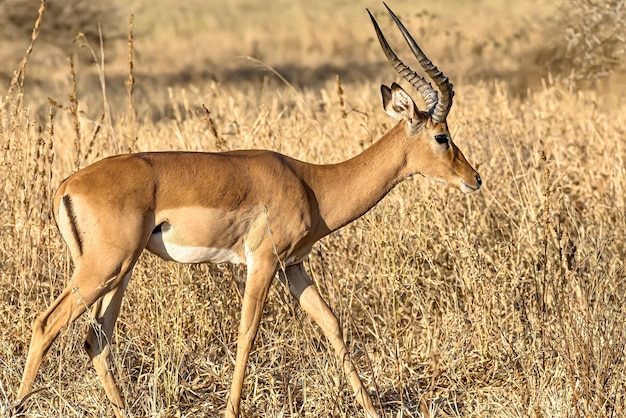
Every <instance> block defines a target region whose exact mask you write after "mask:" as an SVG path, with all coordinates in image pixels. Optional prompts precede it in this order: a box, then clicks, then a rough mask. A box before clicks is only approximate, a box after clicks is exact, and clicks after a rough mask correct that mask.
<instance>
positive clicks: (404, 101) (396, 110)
mask: <svg viewBox="0 0 626 418" xmlns="http://www.w3.org/2000/svg"><path fill="white" fill-rule="evenodd" d="M380 92H381V93H382V95H383V108H384V109H385V112H386V113H387V114H388V115H389V116H391V117H393V118H395V119H397V120H402V119H405V120H407V121H408V122H413V121H414V120H415V119H416V118H417V110H416V109H415V103H414V102H413V99H411V96H409V95H408V94H407V92H406V91H404V89H403V88H402V87H400V85H399V84H396V83H392V84H391V88H389V87H387V86H385V85H384V84H383V85H382V86H380Z"/></svg>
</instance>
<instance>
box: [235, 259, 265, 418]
mask: <svg viewBox="0 0 626 418" xmlns="http://www.w3.org/2000/svg"><path fill="white" fill-rule="evenodd" d="M270 257H271V259H272V261H271V262H261V261H258V262H257V261H254V262H253V263H249V264H248V275H247V279H246V289H245V291H244V295H243V302H242V306H241V322H240V323H239V337H238V339H237V357H236V358H235V370H234V372H233V381H232V383H231V386H230V397H229V399H228V405H227V407H226V413H225V416H226V417H227V418H236V417H238V416H239V411H240V409H239V404H240V402H241V391H242V388H243V379H244V377H245V374H246V364H247V363H248V357H249V356H250V351H251V350H252V344H253V343H254V337H256V333H257V331H258V329H259V323H260V322H261V315H262V314H263V307H264V306H265V301H266V299H267V293H268V291H269V287H270V284H271V283H272V279H273V278H274V276H275V275H276V270H277V267H276V263H275V262H274V261H273V259H274V258H275V255H274V254H271V256H270ZM257 263H260V264H259V265H257ZM250 264H252V265H250Z"/></svg>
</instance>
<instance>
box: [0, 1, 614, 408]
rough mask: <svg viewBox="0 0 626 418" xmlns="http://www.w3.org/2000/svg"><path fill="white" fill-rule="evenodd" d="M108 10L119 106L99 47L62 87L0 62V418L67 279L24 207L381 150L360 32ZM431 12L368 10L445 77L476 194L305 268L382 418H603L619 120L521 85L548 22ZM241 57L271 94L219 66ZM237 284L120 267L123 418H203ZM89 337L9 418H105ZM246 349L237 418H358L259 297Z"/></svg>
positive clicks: (382, 221) (316, 360)
mask: <svg viewBox="0 0 626 418" xmlns="http://www.w3.org/2000/svg"><path fill="white" fill-rule="evenodd" d="M51 3H52V1H51ZM126 3H131V4H130V5H128V4H124V7H122V6H121V4H122V3H121V2H120V7H119V8H118V13H121V14H123V13H127V12H129V11H128V9H127V8H128V7H129V6H133V7H134V8H135V19H136V20H135V38H134V39H133V42H134V56H133V61H132V62H133V64H134V70H133V75H134V77H135V81H134V84H132V83H130V84H129V83H126V85H125V81H126V80H128V79H129V76H128V58H127V57H128V55H127V49H126V47H127V42H126V41H125V40H123V41H121V42H119V41H111V42H110V44H106V43H105V50H104V52H103V53H104V61H103V60H102V55H101V51H100V46H99V45H98V43H94V41H93V40H92V39H89V41H88V42H89V43H88V44H87V45H88V46H86V47H83V48H78V46H79V45H78V44H77V46H76V48H75V54H76V55H75V57H74V60H73V63H74V67H73V68H72V71H73V74H74V76H73V77H74V78H72V76H71V75H70V74H71V71H70V66H69V65H68V64H67V63H66V62H65V57H64V56H63V57H62V58H60V56H59V55H58V50H57V49H45V48H43V50H42V51H41V52H39V51H38V50H37V47H38V44H37V43H36V44H35V52H34V53H33V54H32V55H31V56H30V57H29V58H28V61H27V62H26V61H25V62H24V63H23V64H24V65H22V66H20V64H19V56H12V57H11V60H7V59H6V57H4V58H5V59H4V60H3V62H4V63H5V64H3V65H10V66H11V67H10V69H9V68H3V69H2V71H3V72H4V73H3V76H4V77H3V78H2V80H6V81H7V82H6V85H5V86H6V89H7V90H8V91H9V93H8V95H6V96H3V98H2V103H1V110H0V111H1V113H0V118H1V119H0V145H1V147H0V176H1V177H2V178H3V179H4V182H3V184H2V185H1V186H0V192H1V195H0V267H1V268H0V414H3V413H7V411H8V405H9V404H10V403H11V402H12V401H14V395H15V393H16V391H17V388H18V386H19V380H20V377H21V372H22V367H23V364H24V361H25V357H26V350H27V344H28V342H29V338H30V324H31V323H32V321H33V320H34V318H35V317H36V315H37V313H38V312H40V311H42V310H43V309H45V307H46V306H47V305H49V304H50V303H51V302H52V300H53V299H54V298H55V296H56V295H58V293H59V291H60V290H61V289H62V288H63V287H64V286H65V284H66V282H67V278H68V277H69V274H70V272H71V269H72V266H71V263H70V261H69V259H68V253H67V251H66V250H65V248H64V246H63V244H62V242H61V240H60V238H59V236H58V234H57V231H56V227H55V226H54V222H53V220H52V216H51V213H50V200H51V196H52V194H53V192H54V190H55V187H56V186H57V185H58V184H59V182H60V180H61V179H62V178H64V177H65V176H67V175H69V174H70V173H71V172H72V170H73V169H75V167H76V166H85V165H86V164H88V163H90V162H93V161H95V160H97V159H99V158H101V157H102V156H106V155H110V154H114V153H119V152H126V151H127V150H128V149H129V148H133V149H135V150H158V149H189V150H207V151H210V150H216V149H235V148H270V149H275V150H278V151H281V152H284V153H287V154H289V155H292V156H294V157H297V158H301V159H305V160H308V161H313V162H335V161H340V160H343V159H345V158H347V157H349V156H351V155H354V154H355V153H358V152H360V151H361V150H362V149H363V148H364V147H367V146H368V145H369V144H371V142H372V141H374V140H375V139H376V138H378V137H379V136H380V135H381V134H382V133H383V132H385V131H386V130H387V129H389V128H390V127H391V126H392V121H391V120H389V118H388V117H387V116H386V115H385V114H384V112H383V111H382V109H381V106H380V98H379V96H378V95H379V93H378V91H379V90H378V86H379V84H380V83H381V82H385V83H389V82H391V81H392V80H393V79H394V78H395V77H396V75H395V74H394V73H393V70H392V69H391V68H389V66H388V65H387V64H386V63H384V62H383V57H382V53H381V52H380V51H379V49H378V46H376V45H374V44H373V43H372V35H373V31H372V30H371V28H370V27H369V22H368V19H367V15H366V14H365V12H364V10H363V6H355V5H353V4H352V3H351V2H347V3H346V4H343V5H341V6H339V7H338V9H337V10H336V11H334V12H331V2H318V3H316V4H315V5H304V4H300V2H282V1H275V2H270V3H268V6H265V5H264V6H263V7H266V8H267V10H265V9H263V10H261V9H260V7H261V6H256V2H246V1H243V0H240V1H233V2H228V5H220V6H219V7H218V6H216V5H215V4H216V3H217V2H205V1H202V2H200V1H189V2H186V3H185V6H180V5H179V3H180V2H174V1H168V0H163V1H161V2H157V3H158V4H157V5H154V4H153V3H154V2H150V3H149V4H148V3H146V4H143V3H141V2H138V1H136V2H126ZM205 3H208V4H209V5H208V6H206V5H205ZM310 3H313V2H310ZM397 3H400V2H397ZM466 3H467V4H466ZM574 3H576V4H579V3H581V2H580V1H576V2H574ZM583 3H587V4H592V3H594V2H589V1H588V2H583ZM618 3H620V2H614V1H613V2H610V1H607V2H604V3H603V4H605V5H608V6H607V7H609V6H611V5H617V4H618ZM264 4H265V3H264ZM429 4H430V3H429ZM438 4H439V6H438V7H439V10H437V11H433V10H429V11H428V12H424V11H422V10H411V8H412V7H414V6H413V2H411V4H409V3H407V4H403V3H400V4H398V5H397V6H396V4H395V3H394V4H392V6H393V7H394V8H396V9H397V10H398V11H399V12H400V14H401V16H402V18H403V19H404V20H405V22H406V23H407V26H408V27H410V28H411V30H413V31H414V33H415V34H416V35H417V37H418V39H420V40H421V41H422V43H423V45H424V48H425V50H426V52H427V53H429V54H430V55H432V58H433V59H434V60H435V61H436V62H437V63H438V64H440V67H441V68H443V69H444V70H445V71H446V72H447V73H449V75H450V76H451V77H453V81H455V87H456V91H457V95H456V97H455V105H454V107H453V108H452V112H451V116H450V118H449V123H450V125H451V128H452V130H453V131H454V132H455V138H456V143H457V144H459V145H460V147H461V148H462V149H463V150H464V152H465V155H466V156H468V158H469V160H470V161H471V162H473V163H474V165H475V166H476V167H477V168H478V171H479V172H480V173H481V176H482V177H483V179H484V181H485V186H484V189H482V190H481V191H480V192H479V193H477V194H473V195H470V196H465V195H461V194H460V193H458V192H457V191H454V190H451V189H447V188H444V187H442V186H441V185H439V184H435V183H433V182H430V181H427V180H423V179H421V178H413V179H409V180H408V181H406V182H404V183H403V184H401V185H400V186H398V187H397V188H396V189H395V190H394V191H393V192H392V193H391V194H390V195H389V196H388V197H387V198H386V199H385V200H384V201H383V202H382V203H381V204H379V205H378V206H377V207H376V208H375V209H373V210H372V211H371V212H370V213H368V214H367V215H366V216H364V217H363V218H362V219H361V220H359V221H357V222H355V223H354V224H352V225H350V226H348V227H346V228H344V229H343V230H341V231H339V232H338V233H336V234H334V235H332V236H330V237H328V238H326V239H324V240H323V241H322V242H320V243H319V244H318V245H316V246H315V247H314V250H313V253H312V254H311V256H310V257H309V260H308V261H307V264H309V265H310V270H311V271H312V272H313V277H314V279H315V281H316V282H317V284H318V286H319V288H320V291H321V293H322V295H324V296H325V298H326V299H327V300H328V301H329V304H330V305H331V307H332V309H333V310H334V312H335V313H336V314H337V316H338V317H339V319H340V321H341V323H342V324H343V327H344V332H345V336H346V339H347V341H348V344H349V348H350V350H351V352H352V353H354V357H355V360H356V363H357V364H358V366H359V367H360V370H361V376H362V377H363V379H364V382H365V383H366V385H367V386H368V387H369V389H370V391H371V393H373V395H374V400H375V403H377V404H378V405H380V409H381V411H384V413H385V416H394V417H422V416H424V417H467V416H473V417H487V416H494V417H525V416H537V417H543V416H550V417H587V416H594V417H596V416H597V417H604V416H606V417H619V416H623V412H622V411H623V410H624V409H626V399H625V397H624V393H626V365H625V364H624V359H625V355H626V352H625V347H626V324H625V320H626V315H625V313H626V311H625V310H626V308H625V306H626V280H625V279H626V273H625V272H624V259H625V258H626V250H625V245H624V242H625V237H626V212H625V207H626V197H625V196H626V169H625V165H624V163H625V159H626V149H625V145H624V144H625V142H624V138H626V102H625V101H624V99H623V96H621V95H620V91H619V88H616V87H615V86H610V85H609V86H608V87H607V86H606V85H605V86H604V87H603V86H602V85H601V84H597V85H596V86H595V88H593V89H588V90H573V89H571V88H565V87H563V84H562V83H561V82H560V81H559V80H560V77H558V74H557V77H556V78H555V80H556V81H553V79H552V78H550V77H545V73H542V72H541V65H531V64H532V61H533V59H534V57H538V56H545V55H542V54H545V48H544V47H545V42H544V36H543V35H544V32H542V31H541V28H542V26H549V25H551V24H552V23H550V22H551V21H549V20H547V17H546V16H548V15H550V14H552V13H553V11H554V10H555V8H556V5H554V4H550V3H548V4H546V3H545V2H515V5H512V4H511V3H510V2H507V1H496V0H491V1H487V0H484V1H482V2H480V3H476V4H478V5H480V7H478V6H475V7H474V8H472V6H469V5H468V4H475V3H474V2H460V1H455V0H442V1H441V2H438ZM622 4H623V2H622ZM367 6H368V7H370V9H374V10H376V11H378V12H380V11H381V10H382V7H381V6H380V5H378V4H375V3H372V4H368V5H367ZM203 7H204V9H203ZM444 10H445V13H444ZM409 11H411V13H409ZM403 13H404V14H403ZM242 16H243V17H242ZM36 18H37V11H36V10H35V9H34V10H33V11H32V22H34V21H35V19H36ZM46 18H47V16H46V15H44V20H43V28H45V27H46ZM51 18H52V17H51ZM383 22H384V23H383V24H384V25H385V28H386V31H387V32H389V33H392V31H391V28H392V27H391V25H390V22H389V21H388V20H383ZM107 25H109V26H110V27H111V29H110V30H111V32H112V33H115V34H119V33H120V30H121V31H124V30H127V26H126V29H125V28H124V26H125V25H126V22H120V21H116V22H103V28H104V30H105V32H106V30H107V29H106V28H107ZM316 25H322V27H323V30H320V29H319V28H317V27H316ZM31 27H32V26H31ZM420 28H423V33H420ZM90 29H92V30H93V27H91V28H90ZM42 30H43V29H42ZM551 30H552V29H551ZM84 31H85V32H86V31H87V30H86V29H85V30H84ZM43 33H44V32H42V38H43ZM620 35H622V34H620ZM49 36H53V35H52V34H50V35H49ZM116 36H117V35H116ZM391 38H392V42H394V45H396V47H397V48H398V49H399V50H400V51H402V52H403V54H404V53H406V50H405V49H403V48H400V47H401V46H402V44H400V43H399V42H398V38H397V37H393V36H392V37H391ZM611 39H613V38H611ZM52 41H53V40H52V39H50V38H48V39H40V40H38V41H37V42H42V44H43V45H46V43H53V42H52ZM3 42H8V41H6V40H3ZM15 42H18V41H16V40H14V39H12V40H11V44H12V45H13V44H14V43H15ZM22 43H24V44H23V45H22ZM81 43H82V44H83V45H85V40H84V38H83V39H82V40H79V44H81ZM27 45H28V37H26V38H25V39H20V40H19V43H18V44H17V46H18V47H19V48H20V50H22V51H23V50H24V49H25V48H26V47H27ZM4 51H6V49H4ZM537 51H538V52H537ZM92 53H93V54H94V56H95V57H96V58H97V60H98V64H97V65H96V64H93V63H90V62H89V60H88V59H89V58H90V57H92ZM248 54H251V55H253V56H254V57H256V58H260V59H262V61H263V62H264V63H267V64H268V65H271V66H272V67H275V68H277V69H278V70H279V72H280V73H281V74H282V75H284V76H286V77H287V78H288V79H289V81H291V83H292V84H290V85H286V84H285V83H283V82H282V81H280V80H278V78H277V77H275V76H274V75H273V74H271V73H270V72H269V71H262V70H258V69H255V68H253V67H251V66H250V63H249V62H246V61H244V60H238V59H230V58H229V59H225V57H232V56H236V55H248ZM81 57H82V59H80V58H81ZM85 57H86V58H85ZM574 59H577V58H574ZM7 63H8V64H7ZM26 64H27V65H26ZM574 64H575V62H574ZM104 65H106V66H104ZM16 68H19V69H21V72H18V73H17V76H16V77H15V78H14V82H13V83H10V80H11V77H12V72H11V71H12V70H14V69H16ZM25 69H27V70H28V72H27V73H26V72H24V70H25ZM335 74H339V75H340V76H341V80H342V81H343V85H342V93H339V90H338V88H337V81H336V79H335ZM541 74H544V78H543V79H542V77H541ZM105 75H106V79H104V78H103V77H102V76H105ZM591 75H592V76H594V77H595V76H596V75H597V74H595V75H594V74H591ZM99 76H101V77H100V78H99ZM566 76H567V75H565V76H563V78H566ZM618 76H619V75H618ZM496 78H497V79H498V80H495V79H496ZM542 80H543V81H542ZM9 85H10V88H9ZM131 85H132V86H133V89H132V91H133V95H132V96H129V94H128V93H127V91H128V90H129V89H128V87H129V86H131ZM414 96H416V95H414ZM47 97H51V98H52V99H53V101H55V102H56V105H54V106H52V105H50V104H48V99H47ZM131 99H132V100H131ZM203 104H204V105H206V106H207V108H208V110H210V120H209V118H208V117H207V113H206V112H204V111H203V110H202V105H203ZM381 158H382V159H384V156H381ZM112 188H113V192H114V183H113V184H112ZM242 273H243V270H242V269H241V268H233V267H229V266H217V267H215V266H184V265H175V264H169V263H166V262H163V261H160V260H159V259H157V258H155V257H153V256H152V255H150V254H145V255H144V256H143V257H142V258H141V260H140V263H139V265H138V266H137V267H136V269H135V274H134V277H133V280H132V282H131V285H130V287H129V290H128V291H127V297H126V298H125V302H124V305H123V307H122V313H121V317H120V320H119V321H118V326H117V332H116V337H115V345H114V350H115V352H114V358H115V363H116V370H117V374H118V376H119V380H120V382H121V386H122V391H123V394H124V395H125V397H126V400H127V402H128V405H129V411H130V416H136V417H143V416H150V417H156V416H159V417H166V416H185V417H192V416H193V417H196V416H207V417H211V416H217V415H218V411H219V410H221V409H222V408H224V407H225V402H226V398H227V390H228V387H229V379H230V376H231V373H232V369H233V364H234V352H235V351H234V350H235V340H236V335H235V333H236V328H237V323H238V317H239V301H240V297H241V291H242V280H241V278H242ZM89 323H90V319H89V315H84V316H83V317H82V319H81V320H79V321H77V324H76V325H73V326H71V327H70V328H69V329H67V330H66V331H64V332H63V333H62V335H61V336H60V337H59V339H58V340H57V342H56V343H55V344H54V345H53V346H52V348H51V350H50V352H49V354H48V357H47V358H46V361H45V362H44V365H43V367H42V369H41V371H40V373H39V375H38V380H37V382H36V384H35V387H36V388H43V391H41V392H39V393H37V394H36V395H34V396H33V398H32V402H31V403H30V405H29V409H28V414H29V415H28V416H41V417H49V416H89V417H91V416H108V415H110V413H111V410H110V407H109V406H108V403H107V400H106V397H105V395H104V392H103V390H102V389H101V387H100V384H99V382H98V380H97V377H96V375H95V373H94V372H93V370H92V369H91V368H90V366H89V364H88V358H87V356H86V355H85V354H84V353H83V352H82V339H83V338H84V335H85V330H86V328H87V327H88V326H89ZM255 347H256V348H255V350H254V352H253V354H252V357H251V360H250V362H249V365H248V377H247V380H246V382H245V386H244V391H245V394H244V403H243V410H244V411H245V413H246V415H247V416H267V417H297V416H310V417H318V416H321V417H352V416H359V414H360V410H359V408H358V407H357V406H356V405H355V402H354V401H353V397H352V395H351V394H350V390H349V388H348V384H347V382H346V380H345V377H344V376H343V373H342V371H341V367H340V365H339V364H338V363H337V361H336V360H335V358H334V355H333V354H332V353H331V351H330V350H331V348H330V347H329V344H328V342H327V341H326V340H325V338H324V337H323V335H321V333H320V331H319V329H318V328H317V327H316V326H314V325H313V324H312V323H311V322H310V321H309V320H308V318H307V317H306V316H305V315H304V314H303V313H302V312H301V311H300V310H299V308H298V307H297V306H296V305H295V304H294V302H293V301H292V300H291V298H290V296H288V292H287V291H286V290H285V289H284V288H283V286H282V285H280V284H279V283H276V284H275V286H274V287H273V289H272V292H271V294H270V298H269V303H268V305H267V307H266V311H265V315H264V320H263V322H262V325H261V329H260V332H259V335H258V337H257V340H256V346H255Z"/></svg>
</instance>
